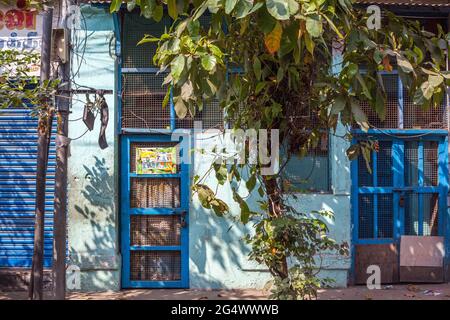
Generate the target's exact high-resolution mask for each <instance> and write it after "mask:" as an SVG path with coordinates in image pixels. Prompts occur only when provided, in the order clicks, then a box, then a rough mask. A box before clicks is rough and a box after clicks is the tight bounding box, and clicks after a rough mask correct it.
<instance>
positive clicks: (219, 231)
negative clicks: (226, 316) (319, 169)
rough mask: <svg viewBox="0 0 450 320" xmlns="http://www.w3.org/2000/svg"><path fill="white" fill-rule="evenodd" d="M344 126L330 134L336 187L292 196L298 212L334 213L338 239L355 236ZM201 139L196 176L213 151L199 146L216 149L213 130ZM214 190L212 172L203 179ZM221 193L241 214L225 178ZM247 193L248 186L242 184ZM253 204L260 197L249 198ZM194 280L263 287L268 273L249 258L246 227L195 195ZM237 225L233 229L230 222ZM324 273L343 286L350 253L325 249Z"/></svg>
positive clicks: (204, 168)
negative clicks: (206, 206) (342, 253)
mask: <svg viewBox="0 0 450 320" xmlns="http://www.w3.org/2000/svg"><path fill="white" fill-rule="evenodd" d="M344 134H345V128H343V127H342V126H339V127H338V129H337V131H336V133H335V134H332V135H331V136H330V143H331V148H330V167H331V184H332V191H331V192H330V193H328V194H297V195H296V196H297V199H294V197H292V198H290V199H289V201H290V204H291V205H292V206H294V207H296V209H297V210H298V211H300V212H303V213H310V212H311V211H318V210H326V211H330V212H333V213H334V219H327V220H326V221H327V223H328V225H329V228H330V237H331V238H332V239H334V240H336V241H337V242H338V243H343V242H347V243H348V244H350V239H351V231H350V230H351V218H350V217H351V215H350V212H351V210H350V183H351V181H350V163H349V161H348V158H347V156H346V154H345V150H346V149H347V148H348V142H347V141H346V140H344V139H343V138H342V136H343V135H344ZM197 138H198V140H197V141H200V143H199V146H200V147H199V146H197V147H196V152H195V156H194V161H193V165H192V176H195V175H199V176H200V177H202V176H203V175H204V173H205V172H206V171H207V170H208V169H209V168H210V164H211V161H213V159H214V157H213V155H208V153H207V152H206V153H205V152H201V151H200V150H202V149H205V150H212V149H213V147H214V146H215V145H216V144H217V140H216V139H214V134H213V133H212V134H201V135H197ZM204 183H206V184H207V185H209V186H210V187H211V188H212V189H213V190H215V188H216V186H217V181H216V179H215V177H214V175H212V176H210V177H209V178H207V179H206V180H205V182H204ZM217 190H218V192H217V193H218V196H219V198H221V199H222V200H224V201H225V202H226V203H227V204H229V205H230V209H231V210H230V211H231V214H230V215H231V216H238V215H239V206H238V205H237V204H236V203H235V202H234V201H233V196H232V192H231V186H230V185H229V184H228V183H226V184H225V185H224V186H219V187H218V189H217ZM239 190H240V192H241V195H242V196H246V195H247V191H246V189H245V187H241V188H240V189H239ZM247 201H248V202H249V205H252V204H253V205H255V204H256V201H257V199H255V198H254V197H249V198H247ZM189 226H190V232H189V233H190V246H189V249H190V283H191V287H193V288H223V287H225V288H262V287H264V285H265V283H266V282H267V281H268V280H269V278H270V275H269V273H268V271H267V269H265V268H264V266H261V265H257V264H256V263H254V262H251V261H249V260H248V259H247V254H248V252H249V249H248V247H247V246H246V245H245V244H244V241H243V240H242V238H243V236H244V235H245V234H246V232H247V231H248V230H246V229H245V228H243V227H239V224H238V223H234V222H232V220H231V219H226V218H218V217H216V216H215V214H214V213H213V212H212V211H209V210H206V209H204V208H203V207H202V206H201V205H200V203H199V201H198V199H197V197H194V198H193V199H192V203H191V211H190V225H189ZM231 226H233V227H232V228H231V229H230V227H231ZM320 258H321V259H322V272H321V275H322V276H323V277H328V278H332V279H334V281H335V282H334V284H333V285H334V286H336V287H345V286H346V285H347V281H348V270H349V269H350V258H349V257H343V256H339V255H337V254H322V255H321V256H320Z"/></svg>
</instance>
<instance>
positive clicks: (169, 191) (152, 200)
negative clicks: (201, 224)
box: [130, 178, 180, 208]
mask: <svg viewBox="0 0 450 320" xmlns="http://www.w3.org/2000/svg"><path fill="white" fill-rule="evenodd" d="M130 198H131V207H132V208H179V207H180V180H179V179H178V178H164V179H159V178H131V194H130Z"/></svg>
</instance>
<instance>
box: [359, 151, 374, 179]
mask: <svg viewBox="0 0 450 320" xmlns="http://www.w3.org/2000/svg"><path fill="white" fill-rule="evenodd" d="M367 166H369V167H370V168H371V172H370V171H369V169H368V168H367ZM372 172H373V161H372V159H371V160H370V162H369V163H367V162H366V160H365V159H364V157H363V156H362V155H360V156H359V157H358V186H360V187H371V186H373V174H372Z"/></svg>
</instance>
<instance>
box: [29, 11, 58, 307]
mask: <svg viewBox="0 0 450 320" xmlns="http://www.w3.org/2000/svg"><path fill="white" fill-rule="evenodd" d="M52 19H53V9H52V8H51V7H47V6H46V7H45V8H44V12H43V31H42V48H41V75H40V76H41V78H40V82H41V84H44V82H45V81H47V80H49V79H50V55H51V43H52ZM42 104H43V105H42V110H41V113H40V116H39V124H38V155H37V165H36V209H35V229H34V250H33V265H32V269H31V276H30V288H29V298H30V299H36V298H37V299H39V300H42V299H43V292H44V286H43V276H44V222H45V182H46V175H47V163H48V153H49V146H50V137H51V133H52V121H53V110H52V108H51V106H50V100H49V99H48V97H43V99H42Z"/></svg>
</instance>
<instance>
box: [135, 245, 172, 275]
mask: <svg viewBox="0 0 450 320" xmlns="http://www.w3.org/2000/svg"><path fill="white" fill-rule="evenodd" d="M130 278H131V280H132V281H176V280H181V253H180V251H131V254H130Z"/></svg>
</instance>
